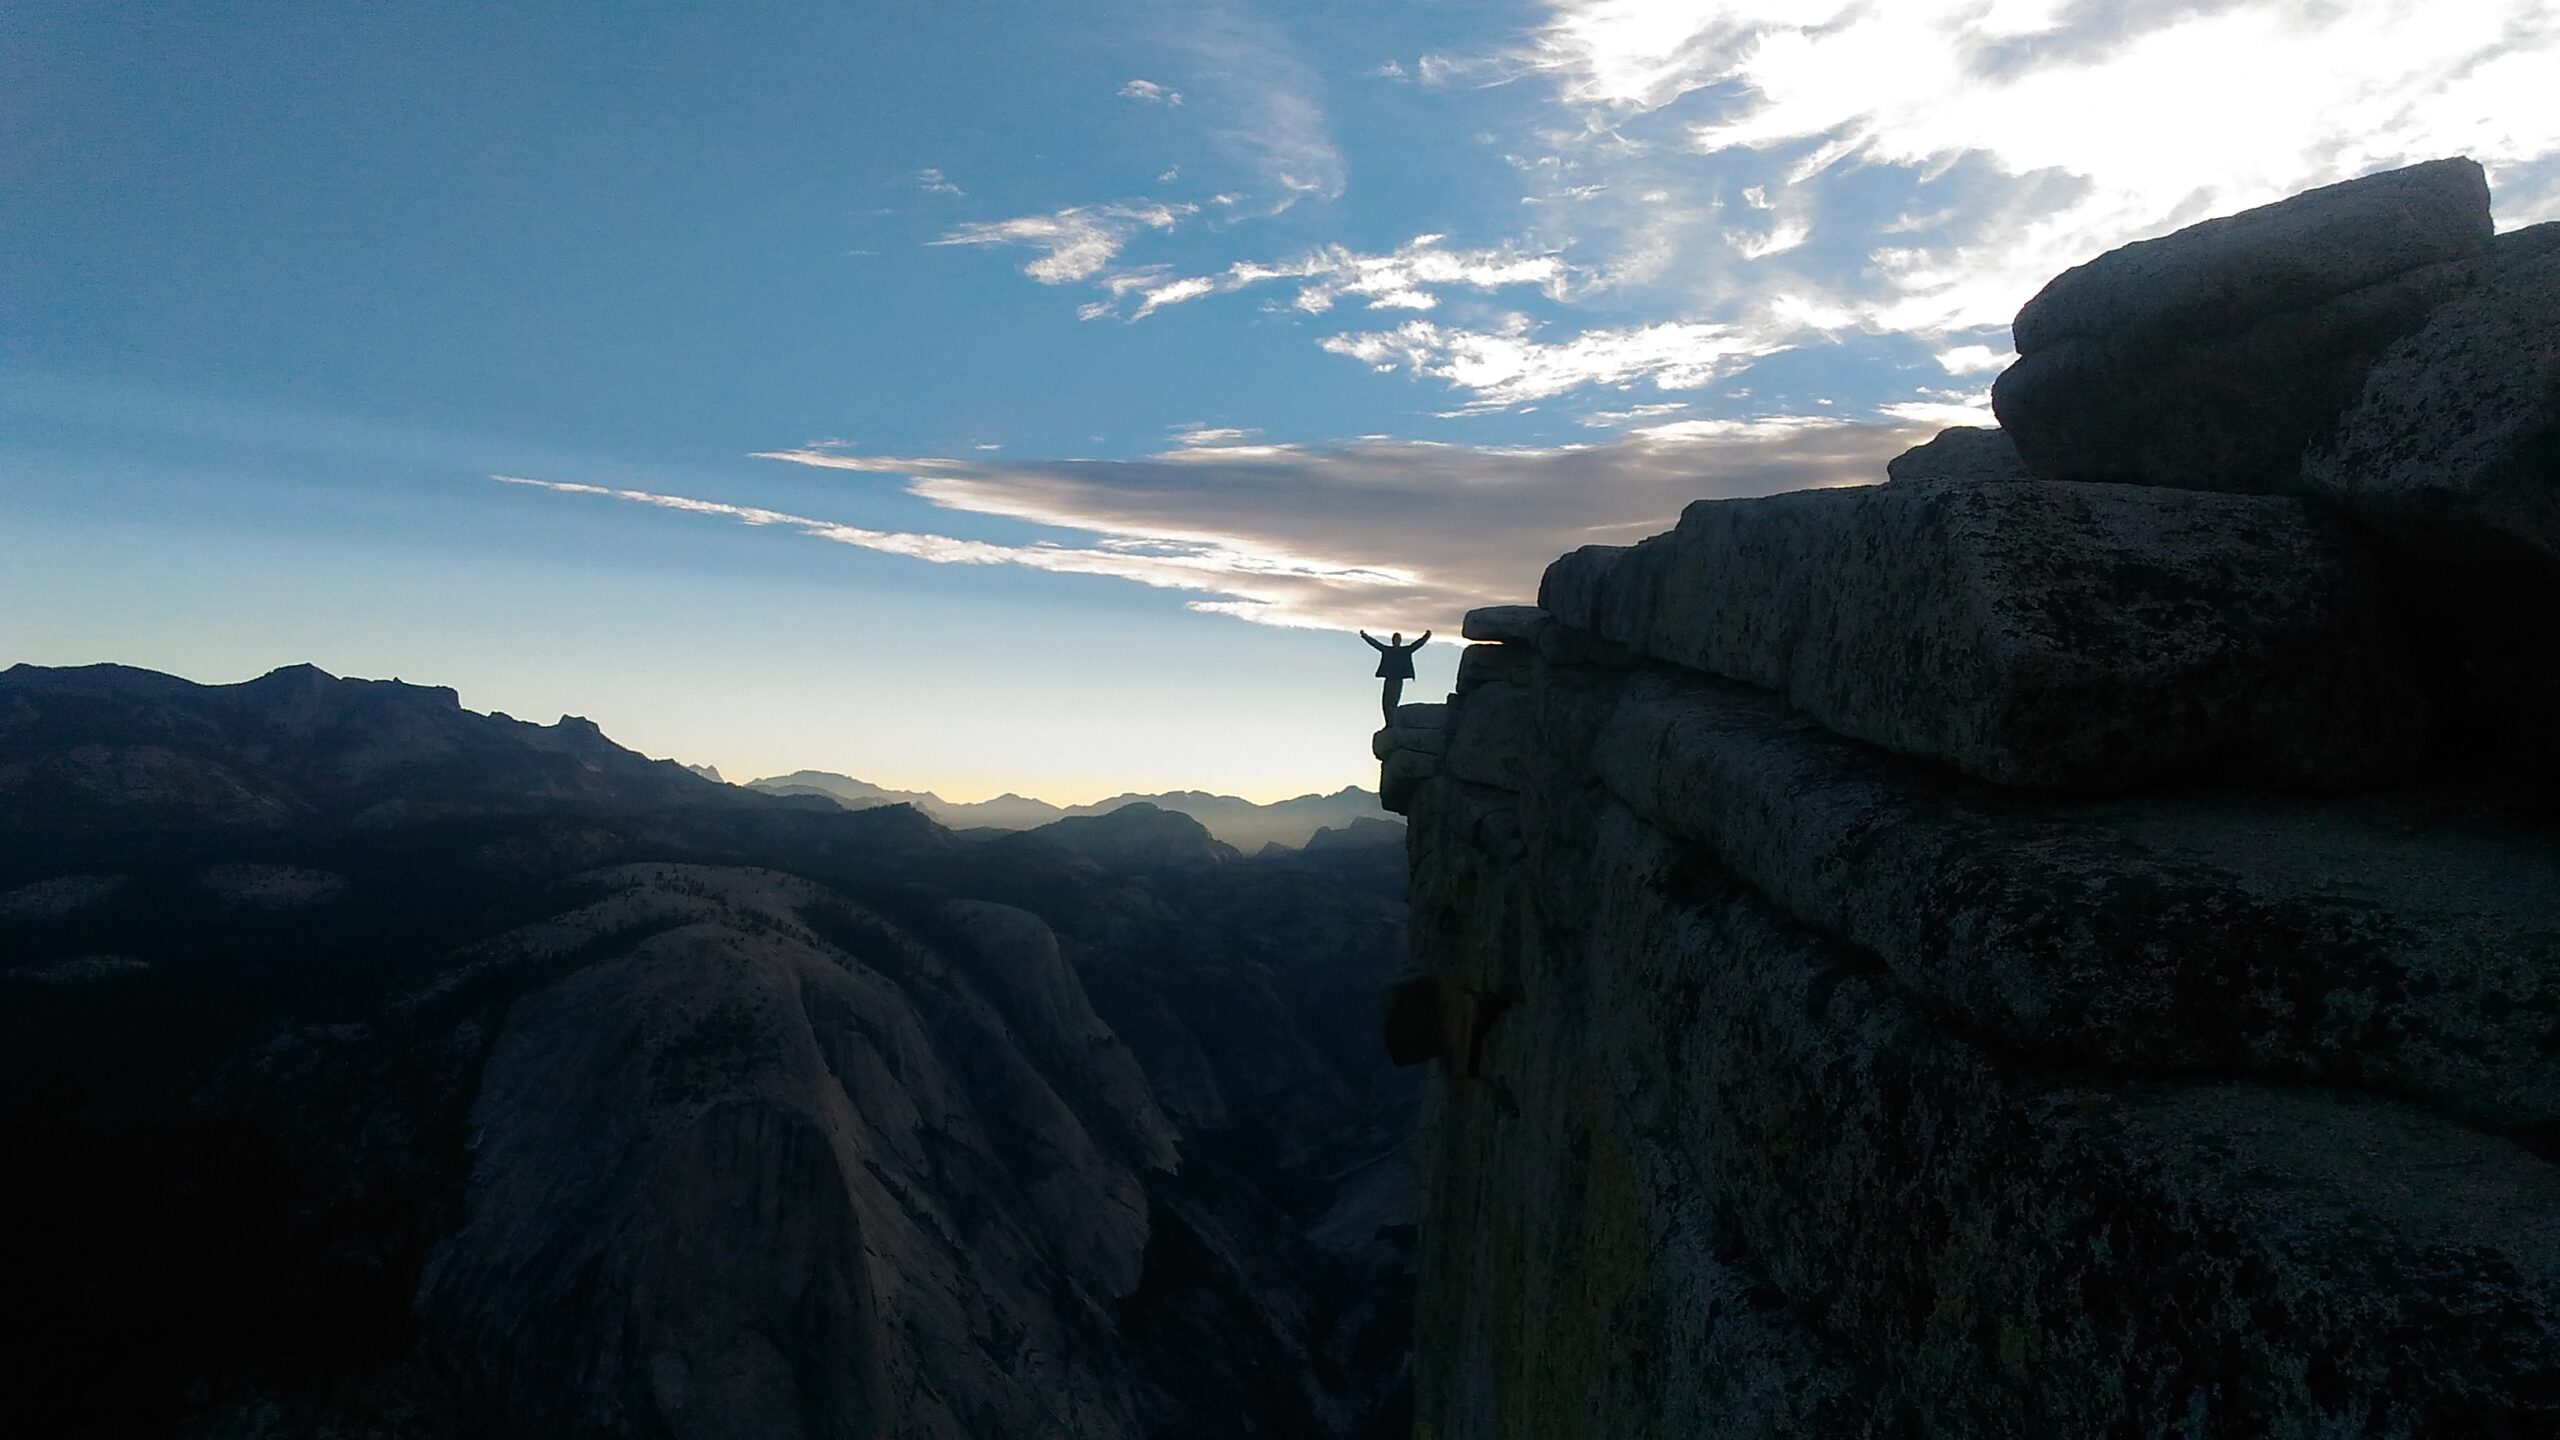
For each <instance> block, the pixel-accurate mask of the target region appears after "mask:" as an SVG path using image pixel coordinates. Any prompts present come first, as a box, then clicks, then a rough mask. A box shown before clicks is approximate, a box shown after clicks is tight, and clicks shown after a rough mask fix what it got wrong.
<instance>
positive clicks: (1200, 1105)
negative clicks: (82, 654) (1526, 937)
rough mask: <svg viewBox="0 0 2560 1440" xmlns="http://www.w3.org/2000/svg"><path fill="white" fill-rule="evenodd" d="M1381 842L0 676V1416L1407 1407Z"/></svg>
mask: <svg viewBox="0 0 2560 1440" xmlns="http://www.w3.org/2000/svg"><path fill="white" fill-rule="evenodd" d="M1381 823H1383V822H1381ZM1354 828H1355V829H1356V828H1358V827H1354ZM1388 828H1393V827H1388ZM1369 833H1370V834H1371V835H1372V836H1373V837H1374V836H1375V835H1376V833H1377V832H1376V831H1375V830H1374V829H1373V830H1371V831H1370V832H1369ZM1344 834H1345V835H1346V836H1347V837H1348V838H1349V839H1352V840H1357V839H1358V838H1359V837H1358V836H1356V835H1350V834H1349V832H1344ZM1399 838H1400V837H1399ZM1402 859H1403V856H1402V850H1401V846H1400V845H1396V846H1389V845H1386V844H1382V843H1368V844H1358V843H1350V844H1333V843H1326V844H1317V845H1311V846H1309V847H1308V848H1307V849H1306V850H1304V851H1299V850H1284V851H1282V852H1280V853H1277V854H1268V855H1265V854H1257V855H1254V856H1251V857H1249V858H1248V857H1246V856H1244V855H1240V854H1239V853H1238V851H1237V849H1236V847H1234V846H1231V845H1228V844H1226V843H1224V842H1222V841H1219V840H1217V839H1215V838H1213V837H1212V836H1211V835H1210V833H1209V831H1208V829H1207V828H1206V827H1205V826H1203V825H1202V824H1201V823H1200V822H1199V821H1198V820H1196V819H1194V818H1193V817H1191V816H1189V815H1187V814H1183V813H1180V812H1177V811H1173V810H1169V809H1164V808H1161V807H1158V806H1155V805H1152V804H1146V803H1130V804H1126V805H1121V806H1119V807H1118V808H1117V809H1115V810H1113V811H1111V812H1110V813H1107V814H1100V815H1078V816H1062V817H1060V818H1057V819H1054V820H1051V821H1049V822H1048V823H1046V824H1043V825H1040V826H1038V827H1035V828H1034V829H1032V830H1029V831H1023V832H1006V831H997V830H993V829H980V830H977V831H974V832H966V833H957V834H955V833H953V832H952V831H950V830H947V829H945V828H944V827H943V826H942V825H941V824H939V823H938V822H937V821H935V820H934V819H933V818H932V817H931V816H929V815H927V814H925V813H923V812H922V811H921V810H919V809H917V808H914V807H912V806H903V805H878V806H872V807H869V808H862V809H851V808H847V807H846V806H845V805H844V804H842V803H840V802H839V801H837V800H835V799H832V798H820V797H818V796H815V795H805V794H804V795H787V794H785V795H776V794H767V793H761V792H758V791H756V790H752V789H748V788H745V787H740V786H732V785H726V784H718V783H714V782H713V781H712V780H711V779H710V778H708V777H706V776H702V775H699V774H696V773H694V772H692V771H691V770H689V769H688V768H687V767H684V766H680V765H678V764H676V763H675V762H673V761H668V760H652V759H649V758H647V757H645V756H642V755H639V754H637V753H635V752H633V751H630V750H627V749H625V748H623V747H621V746H619V745H617V744H615V743H614V742H613V741H612V740H611V739H610V738H609V737H607V736H606V735H605V734H604V733H603V732H602V731H600V730H599V729H597V728H596V727H595V726H594V725H592V724H590V723H589V722H586V721H584V720H579V719H576V718H574V717H563V718H562V719H561V720H560V721H558V722H557V723H554V724H551V725H535V724H530V723H527V722H525V721H521V720H516V719H512V718H510V717H507V716H504V715H497V714H479V713H475V712H472V711H470V710H467V709H464V708H463V707H462V706H461V704H460V701H459V699H458V697H457V696H456V694H455V692H453V691H452V690H449V689H444V688H441V687H435V686H423V685H408V684H401V683H398V682H395V681H377V680H356V679H340V678H337V677H334V676H330V675H328V674H325V673H324V672H321V671H319V670H316V669H313V668H311V667H308V666H295V667H289V668H287V669H284V670H279V671H276V672H273V673H271V674H269V675H266V676H262V677H260V678H258V679H255V680H250V681H244V682H241V683H238V684H233V685H199V684H195V683H193V682H190V681H187V680H183V679H179V678H177V677H174V676H168V675H161V674H155V673H153V672H150V671H146V670H139V669H133V668H130V667H123V666H113V665H98V666H85V667H77V668H66V669H50V668H45V667H39V666H32V665H19V666H14V667H10V668H7V669H0V1153H5V1154H11V1155H39V1156H44V1157H46V1165H45V1166H44V1167H41V1169H42V1173H41V1174H30V1175H25V1176H19V1175H13V1177H12V1184H11V1186H10V1187H9V1191H10V1197H9V1214H10V1223H9V1224H8V1225H5V1226H0V1274H6V1275H7V1276H9V1284H8V1285H6V1286H0V1329H5V1330H6V1331H7V1332H8V1333H10V1334H12V1335H26V1336H34V1337H37V1338H35V1339H33V1340H29V1341H22V1342H13V1343H12V1344H11V1345H9V1346H5V1347H0V1435H16V1434H27V1435H48V1436H61V1437H63V1440H90V1437H97V1440H107V1437H121V1436H126V1435H179V1434H186V1435H227V1436H234V1437H249V1436H257V1437H265V1440H284V1437H306V1440H307V1437H317V1436H321V1435H337V1436H344V1437H350V1440H352V1437H357V1436H365V1437H373V1440H388V1437H390V1436H394V1435H397V1436H400V1437H403V1440H472V1437H477V1436H482V1435H491V1434H506V1435H555V1434H578V1435H592V1436H599V1437H601V1436H608V1435H614V1436H619V1435H754V1436H758V1437H772V1440H834V1437H844V1436H852V1435H870V1434H884V1433H891V1432H892V1431H894V1433H897V1434H900V1435H903V1436H910V1437H913V1440H974V1437H977V1436H983V1435H1044V1436H1050V1435H1054V1436H1058V1437H1060V1440H1152V1437H1157V1436H1164V1435H1210V1434H1214V1435H1221V1436H1234V1437H1236V1440H1386V1437H1389V1436H1402V1435H1404V1434H1406V1433H1408V1432H1409V1431H1410V1429H1411V1426H1410V1423H1409V1419H1408V1418H1407V1416H1406V1415H1405V1400H1404V1398H1403V1397H1404V1396H1405V1395H1406V1393H1408V1392H1407V1390H1406V1388H1405V1383H1404V1379H1403V1376H1404V1367H1403V1353H1404V1336H1405V1334H1406V1331H1407V1319H1406V1316H1407V1314H1408V1311H1409V1299H1408V1298H1407V1297H1408V1296H1409V1293H1410V1285H1409V1279H1408V1278H1407V1277H1408V1276H1409V1273H1410V1252H1411V1246H1412V1236H1413V1231H1412V1227H1411V1224H1410V1216H1411V1214H1412V1212H1413V1207H1414V1203H1415V1202H1414V1196H1413V1184H1412V1179H1411V1173H1410V1168H1409V1165H1408V1164H1407V1163H1406V1156H1407V1154H1408V1151H1409V1144H1410V1140H1409V1137H1410V1134H1411V1131H1412V1126H1413V1117H1414V1115H1415V1113H1416V1111H1417V1107H1418V1105H1419V1103H1420V1092H1419V1086H1418V1083H1417V1082H1418V1080H1419V1075H1418V1074H1417V1072H1413V1071H1409V1070H1397V1069H1396V1068H1394V1067H1393V1066H1392V1065H1391V1064H1390V1063H1389V1058H1388V1056H1387V1054H1386V1051H1385V1049H1384V1047H1383V1045H1382V1044H1381V1043H1380V1042H1379V1040H1378V1036H1377V1026H1376V1023H1375V1010H1376V1004H1377V998H1376V997H1377V995H1378V993H1379V990H1380V987H1382V986H1383V985H1384V984H1385V983H1386V982H1387V980H1388V978H1389V977H1390V976H1392V975H1393V974H1394V973H1396V972H1397V971H1398V970H1399V969H1400V968H1401V967H1402V965H1403V963H1404V960H1405V954H1406V946H1405V930H1404V913H1405V912H1404V904H1403V864H1402ZM25 1168H26V1167H21V1169H25Z"/></svg>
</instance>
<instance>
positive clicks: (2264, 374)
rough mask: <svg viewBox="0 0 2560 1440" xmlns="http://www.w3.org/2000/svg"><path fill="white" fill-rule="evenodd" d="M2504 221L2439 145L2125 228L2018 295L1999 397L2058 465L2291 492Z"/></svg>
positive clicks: (2035, 462) (2017, 434) (2082, 472)
mask: <svg viewBox="0 0 2560 1440" xmlns="http://www.w3.org/2000/svg"><path fill="white" fill-rule="evenodd" d="M2490 236H2491V222H2490V217H2489V194H2488V188H2487V183H2486V181H2485V179H2484V178H2483V176H2482V173H2481V170H2480V167H2479V166H2478V165H2477V164H2475V163H2473V162H2472V161H2469V160H2438V161H2431V162H2429V163H2427V164H2424V165H2418V166H2412V167H2410V168H2409V169H2406V170H2395V171H2390V172H2387V173H2384V174H2381V175H2373V176H2367V177H2365V178H2364V179H2361V180H2352V181H2348V182H2346V183H2344V184H2339V185H2331V186H2326V187H2324V188H2322V189H2318V190H2312V191H2308V192H2305V193H2304V194H2301V195H2297V196H2294V197H2292V198H2291V199H2288V200H2282V201H2278V202H2277V203H2275V204H2273V205H2266V206H2261V207H2259V208H2258V209H2255V210H2249V211H2244V212H2242V213H2240V214H2238V215H2230V216H2225V217H2222V218H2220V219H2216V220H2208V221H2205V222H2203V223H2201V224H2198V225H2192V226H2189V227H2187V228H2186V229H2184V230H2180V231H2178V232H2176V233H2175V234H2171V235H2166V236H2162V237H2160V238H2159V239H2156V240H2145V241H2140V242H2137V243H2135V244H2132V245H2127V246H2124V247H2122V248H2121V249H2117V250H2113V251H2110V252H2108V253H2107V254H2105V255H2102V256H2100V257H2098V258H2097V259H2095V260H2092V261H2090V262H2088V263H2087V264H2085V265H2081V266H2078V267H2076V268H2074V269H2072V270H2069V271H2066V272H2064V273H2063V274H2062V275H2060V276H2059V277H2057V278H2056V279H2055V280H2054V281H2053V282H2052V283H2051V284H2050V285H2048V286H2046V287H2045V289H2044V290H2043V291H2042V292H2040V293H2039V294H2038V295H2037V296H2036V297H2035V299H2033V300H2031V301H2029V302H2028V304H2027V306H2026V308H2025V309H2023V310H2021V311H2020V312H2019V314H2018V319H2017V321H2016V323H2015V325H2014V327H2013V333H2014V335H2015V337H2016V342H2017V348H2018V355H2019V360H2018V363H2017V364H2015V365H2013V366H2011V367H2010V368H2009V369H2008V370H2007V371H2005V372H2004V373H2003V374H2002V375H2001V376H2000V377H1999V379H1998V380H1997V381H1996V382H1995V383H1994V384H1993V386H1992V391H1991V399H1992V408H1993V409H1994V411H1995V412H1997V414H1998V415H1999V417H2000V424H2001V427H2002V428H2003V429H2004V430H2006V431H2007V432H2009V434H2010V435H2011V436H2012V437H2014V438H2015V440H2016V441H2017V445H2018V450H2019V453H2020V454H2021V455H2022V456H2024V457H2025V460H2026V463H2027V464H2028V466H2029V467H2030V468H2031V469H2033V470H2034V471H2036V472H2037V473H2038V474H2041V475H2044V476H2047V477H2049V478H2053V479H2063V480H2108V481H2126V482H2133V483H2140V484H2152V485H2173V486H2182V487H2188V488H2195V489H2212V490H2247V491H2285V490H2290V489H2292V488H2294V487H2295V485H2296V483H2297V474H2298V471H2299V469H2300V463H2301V455H2302V450H2303V447H2304V446H2305V445H2306V444H2307V443H2310V442H2311V441H2312V440H2314V439H2315V438H2317V437H2319V436H2321V435H2322V434H2324V433H2325V432H2326V429H2327V427H2328V426H2329V424H2330V423H2331V421H2332V420H2333V419H2334V418H2335V417H2336V415H2337V414H2338V412H2339V411H2340V410H2341V409H2343V408H2344V407H2345V406H2346V405H2347V404H2349V403H2350V402H2352V401H2353V399H2354V398H2355V395H2356V393H2357V390H2358V388H2359V387H2360V386H2361V385H2362V383H2363V380H2364V375H2365V372H2366V370H2368V369H2369V368H2370V367H2371V366H2372V364H2373V362H2374V360H2375V359H2376V358H2377V357H2378V356H2379V355H2380V354H2381V353H2382V352H2383V351H2384V350H2385V349H2387V348H2389V346H2390V345H2391V344H2392V342H2394V341H2396V340H2398V339H2399V338H2400V337H2402V336H2404V335H2406V334H2408V333H2409V332H2410V331H2412V330H2414V329H2416V328H2417V327H2418V326H2419V325H2420V324H2422V323H2423V322H2424V321H2425V319H2426V316H2427V314H2428V312H2429V311H2431V310H2433V309H2434V308H2435V307H2436V306H2438V305H2441V304H2443V303H2445V302H2446V301H2448V300H2450V299H2452V298H2454V297H2455V296H2457V295H2459V294H2461V293H2462V292H2463V290H2464V289H2465V288H2467V287H2468V286H2469V285H2470V284H2472V283H2473V282H2474V281H2475V280H2476V279H2477V278H2478V273H2479V272H2478V270H2477V268H2476V265H2475V264H2474V263H2473V262H2476V261H2477V260H2479V259H2480V258H2481V257H2482V256H2483V254H2484V253H2485V252H2486V251H2487V250H2488V248H2489V245H2490Z"/></svg>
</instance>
